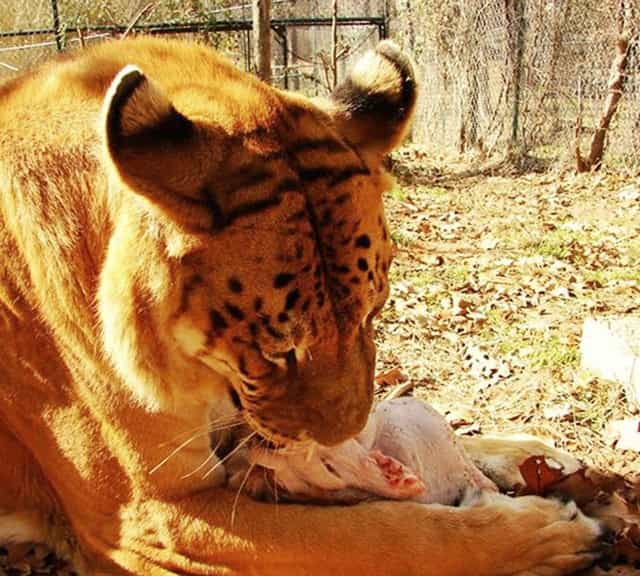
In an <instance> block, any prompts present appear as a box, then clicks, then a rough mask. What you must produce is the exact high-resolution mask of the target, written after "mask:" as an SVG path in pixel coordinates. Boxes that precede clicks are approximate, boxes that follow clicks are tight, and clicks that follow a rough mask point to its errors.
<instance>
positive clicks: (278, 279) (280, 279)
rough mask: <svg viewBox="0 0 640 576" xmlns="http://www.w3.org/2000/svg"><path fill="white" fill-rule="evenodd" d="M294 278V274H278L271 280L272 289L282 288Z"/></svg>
mask: <svg viewBox="0 0 640 576" xmlns="http://www.w3.org/2000/svg"><path fill="white" fill-rule="evenodd" d="M294 278H295V274H291V273H289V272H280V274H277V275H276V276H275V278H274V279H273V287H274V288H284V287H285V286H286V285H287V284H289V283H291V281H292V280H293V279H294Z"/></svg>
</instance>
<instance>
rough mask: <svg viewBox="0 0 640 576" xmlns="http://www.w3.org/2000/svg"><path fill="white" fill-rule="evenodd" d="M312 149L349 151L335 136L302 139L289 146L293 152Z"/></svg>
mask: <svg viewBox="0 0 640 576" xmlns="http://www.w3.org/2000/svg"><path fill="white" fill-rule="evenodd" d="M312 150H323V151H324V152H347V151H349V148H347V147H346V146H345V145H344V144H343V143H342V142H340V141H339V140H336V139H335V138H322V139H320V140H301V141H299V142H296V143H295V144H293V145H292V146H290V147H289V148H288V151H289V152H290V153H291V154H299V153H301V152H308V151H312Z"/></svg>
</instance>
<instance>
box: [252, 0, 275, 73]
mask: <svg viewBox="0 0 640 576" xmlns="http://www.w3.org/2000/svg"><path fill="white" fill-rule="evenodd" d="M253 54H254V58H255V63H254V67H255V71H256V74H257V75H258V77H259V78H261V79H262V80H264V81H265V82H271V0H253Z"/></svg>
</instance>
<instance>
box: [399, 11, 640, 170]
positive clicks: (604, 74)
mask: <svg viewBox="0 0 640 576" xmlns="http://www.w3.org/2000/svg"><path fill="white" fill-rule="evenodd" d="M390 16H391V26H390V34H391V36H392V37H395V38H398V39H399V40H400V41H401V42H402V43H403V44H404V45H406V46H409V47H411V50H412V51H413V56H414V59H415V61H416V62H417V66H418V70H419V75H420V78H421V84H422V94H421V99H420V103H419V115H418V121H417V122H416V125H415V130H414V138H415V139H416V140H417V141H420V142H422V143H425V144H430V145H432V146H434V147H435V148H440V149H443V150H459V151H467V150H476V151H480V152H482V153H486V154H489V153H492V152H504V151H508V150H510V149H516V150H518V151H526V152H529V153H534V154H536V155H538V156H540V157H548V158H560V157H565V156H574V155H575V145H576V140H577V138H578V139H579V143H580V144H581V147H582V150H583V152H586V151H587V148H588V145H589V140H590V139H591V135H592V134H593V132H594V130H595V128H596V127H597V126H598V123H599V122H600V119H601V117H602V115H603V109H604V108H605V105H606V101H607V97H608V96H609V94H610V89H609V85H608V84H609V78H610V75H611V67H612V62H613V60H614V58H615V56H616V42H617V40H618V38H620V36H621V35H624V36H625V37H626V38H628V40H629V44H628V54H627V56H628V58H627V61H626V68H625V70H624V75H623V79H624V82H623V97H622V99H621V101H620V105H619V108H618V110H617V113H616V114H615V116H614V119H613V122H612V125H611V126H610V129H609V130H608V133H607V138H606V139H607V148H606V150H607V158H608V161H609V162H610V163H611V162H617V163H622V164H625V165H628V166H630V167H631V168H632V169H635V168H636V167H637V166H638V164H639V163H638V160H639V156H640V155H639V152H640V130H639V128H640V59H639V55H640V54H639V53H640V49H639V48H640V47H639V43H638V31H639V29H640V26H639V22H638V18H639V17H640V6H639V2H638V0H438V1H435V0H420V1H414V0H397V3H395V4H394V5H393V6H392V10H391V14H390Z"/></svg>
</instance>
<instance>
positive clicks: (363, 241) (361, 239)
mask: <svg viewBox="0 0 640 576" xmlns="http://www.w3.org/2000/svg"><path fill="white" fill-rule="evenodd" d="M356 247H358V248H371V239H370V238H369V236H367V235H366V234H362V235H361V236H358V237H357V238H356Z"/></svg>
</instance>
